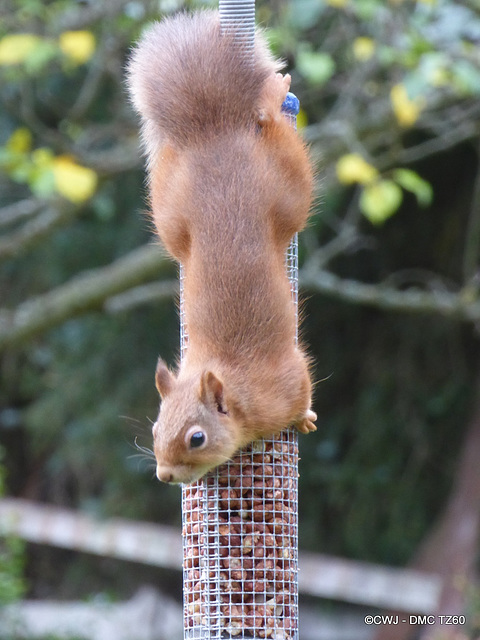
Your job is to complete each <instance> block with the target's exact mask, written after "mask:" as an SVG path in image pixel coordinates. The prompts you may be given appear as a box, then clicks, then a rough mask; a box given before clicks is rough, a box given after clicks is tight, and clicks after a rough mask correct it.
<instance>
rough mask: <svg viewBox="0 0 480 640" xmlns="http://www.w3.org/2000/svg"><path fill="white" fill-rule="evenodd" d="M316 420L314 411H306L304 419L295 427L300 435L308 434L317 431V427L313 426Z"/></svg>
mask: <svg viewBox="0 0 480 640" xmlns="http://www.w3.org/2000/svg"><path fill="white" fill-rule="evenodd" d="M316 419H317V414H316V413H315V411H312V410H311V409H307V411H306V413H305V415H304V417H303V418H302V419H301V420H300V421H299V422H298V423H297V424H296V425H295V426H296V427H297V429H298V430H299V431H300V432H301V433H310V431H316V430H317V426H316V425H315V420H316Z"/></svg>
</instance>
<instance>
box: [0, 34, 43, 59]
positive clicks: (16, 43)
mask: <svg viewBox="0 0 480 640" xmlns="http://www.w3.org/2000/svg"><path fill="white" fill-rule="evenodd" d="M41 42H42V38H40V36H36V35H35V34H33V33H15V34H12V35H9V36H5V37H3V38H2V39H1V40H0V65H2V66H12V65H15V64H22V62H25V60H26V59H27V58H28V57H29V56H30V55H31V54H32V53H33V52H34V51H35V49H36V48H37V47H38V45H39V44H40V43H41Z"/></svg>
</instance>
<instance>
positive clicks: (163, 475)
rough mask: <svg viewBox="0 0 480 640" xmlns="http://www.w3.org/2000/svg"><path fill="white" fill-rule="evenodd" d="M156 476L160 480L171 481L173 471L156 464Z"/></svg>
mask: <svg viewBox="0 0 480 640" xmlns="http://www.w3.org/2000/svg"><path fill="white" fill-rule="evenodd" d="M157 478H158V479H159V480H160V481H161V482H172V481H173V473H172V472H171V471H169V470H168V469H164V468H162V467H158V466H157Z"/></svg>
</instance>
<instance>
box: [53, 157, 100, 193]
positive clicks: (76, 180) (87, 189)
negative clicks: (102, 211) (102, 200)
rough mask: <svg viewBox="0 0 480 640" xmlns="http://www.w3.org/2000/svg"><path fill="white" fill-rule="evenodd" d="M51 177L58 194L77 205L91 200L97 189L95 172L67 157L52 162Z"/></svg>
mask: <svg viewBox="0 0 480 640" xmlns="http://www.w3.org/2000/svg"><path fill="white" fill-rule="evenodd" d="M53 176H54V179H55V188H56V190H57V191H58V193H60V194H61V195H62V196H64V197H65V198H67V200H70V201H71V202H75V203H77V204H78V203H80V202H84V201H85V200H88V199H89V198H91V197H92V196H93V194H94V193H95V190H96V188H97V183H98V177H97V174H96V173H95V171H93V170H92V169H88V168H87V167H82V166H81V165H79V164H77V163H76V162H75V161H74V160H73V159H72V158H70V157H69V156H58V157H57V158H55V159H54V160H53Z"/></svg>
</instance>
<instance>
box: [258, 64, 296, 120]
mask: <svg viewBox="0 0 480 640" xmlns="http://www.w3.org/2000/svg"><path fill="white" fill-rule="evenodd" d="M291 82H292V78H291V76H290V74H289V73H286V74H285V75H283V74H281V73H272V75H270V76H268V78H267V79H266V80H265V84H264V86H263V90H262V95H261V98H260V106H259V109H258V124H259V125H260V126H262V125H264V124H266V123H267V122H271V121H272V120H275V119H276V118H278V117H280V115H281V109H282V104H283V102H284V100H285V98H286V97H287V93H288V92H289V90H290V84H291Z"/></svg>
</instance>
